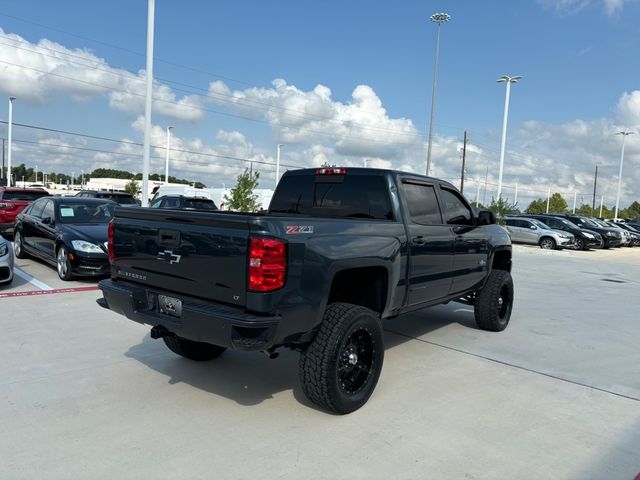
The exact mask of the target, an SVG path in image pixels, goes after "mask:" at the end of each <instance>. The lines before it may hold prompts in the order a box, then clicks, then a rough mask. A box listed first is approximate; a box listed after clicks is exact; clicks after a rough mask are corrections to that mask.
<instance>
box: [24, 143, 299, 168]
mask: <svg viewBox="0 0 640 480" xmlns="http://www.w3.org/2000/svg"><path fill="white" fill-rule="evenodd" d="M14 141H15V142H18V143H24V144H28V145H38V146H44V147H54V148H64V149H71V150H82V151H87V152H94V153H107V154H111V155H120V156H126V157H135V158H139V157H140V155H141V154H137V153H128V152H118V151H116V150H102V149H97V148H89V147H78V146H75V145H65V144H60V143H48V142H34V141H30V140H14ZM126 143H129V144H133V145H136V146H142V145H141V144H139V143H133V142H126ZM155 148H163V147H155ZM169 150H170V151H172V152H177V153H185V154H188V155H197V156H202V157H211V158H218V159H222V160H234V161H240V162H244V163H258V164H262V165H269V166H271V167H274V168H275V163H272V162H267V161H264V160H253V159H249V158H241V157H233V156H231V155H219V154H215V153H205V152H196V151H193V150H181V149H172V148H170V149H169ZM57 153H60V152H57ZM62 153H64V152H62ZM152 158H157V159H160V160H164V157H160V156H152ZM172 162H183V163H197V162H193V161H192V160H182V159H179V158H174V159H172ZM202 165H208V164H204V163H203V164H202ZM280 165H283V166H285V167H291V168H305V167H302V166H300V165H291V164H283V163H281V164H280Z"/></svg>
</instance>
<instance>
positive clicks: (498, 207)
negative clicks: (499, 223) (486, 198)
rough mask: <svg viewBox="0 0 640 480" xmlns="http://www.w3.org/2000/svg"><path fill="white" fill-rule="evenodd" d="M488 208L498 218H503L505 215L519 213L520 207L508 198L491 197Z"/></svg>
mask: <svg viewBox="0 0 640 480" xmlns="http://www.w3.org/2000/svg"><path fill="white" fill-rule="evenodd" d="M489 210H491V211H492V212H493V213H495V214H496V216H497V217H498V218H503V217H505V216H506V215H514V214H518V213H520V209H519V208H518V205H517V204H516V203H510V202H509V200H508V199H505V198H502V197H500V198H499V199H498V201H496V200H495V199H494V198H491V205H489Z"/></svg>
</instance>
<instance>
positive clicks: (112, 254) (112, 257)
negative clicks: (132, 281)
mask: <svg viewBox="0 0 640 480" xmlns="http://www.w3.org/2000/svg"><path fill="white" fill-rule="evenodd" d="M115 229H116V224H115V223H113V221H111V222H109V226H108V227H107V252H108V253H109V263H113V262H115V261H116V254H115V252H114V251H113V231H114V230H115Z"/></svg>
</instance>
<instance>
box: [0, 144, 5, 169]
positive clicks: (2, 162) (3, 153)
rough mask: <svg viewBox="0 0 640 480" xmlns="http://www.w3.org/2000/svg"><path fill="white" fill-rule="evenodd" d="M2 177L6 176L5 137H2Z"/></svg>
mask: <svg viewBox="0 0 640 480" xmlns="http://www.w3.org/2000/svg"><path fill="white" fill-rule="evenodd" d="M0 178H4V138H3V139H2V171H0Z"/></svg>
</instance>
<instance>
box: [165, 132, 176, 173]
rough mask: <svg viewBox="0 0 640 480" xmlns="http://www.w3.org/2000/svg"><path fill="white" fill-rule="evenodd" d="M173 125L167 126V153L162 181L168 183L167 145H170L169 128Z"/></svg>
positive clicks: (167, 149)
mask: <svg viewBox="0 0 640 480" xmlns="http://www.w3.org/2000/svg"><path fill="white" fill-rule="evenodd" d="M173 128H174V127H167V148H166V151H167V155H166V159H165V162H164V183H169V147H170V145H171V130H173Z"/></svg>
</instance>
